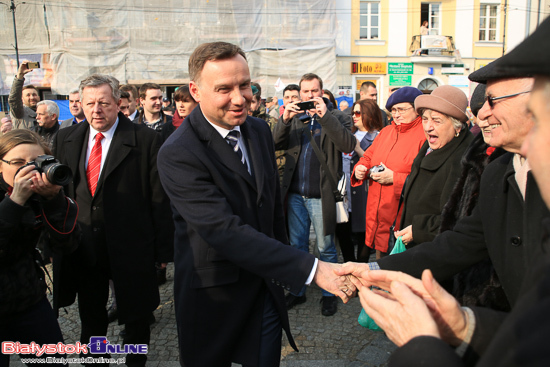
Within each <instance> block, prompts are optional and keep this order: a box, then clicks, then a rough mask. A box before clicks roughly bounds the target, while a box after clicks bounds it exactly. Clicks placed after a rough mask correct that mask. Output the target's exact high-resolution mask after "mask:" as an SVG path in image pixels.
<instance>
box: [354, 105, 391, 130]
mask: <svg viewBox="0 0 550 367" xmlns="http://www.w3.org/2000/svg"><path fill="white" fill-rule="evenodd" d="M357 104H358V105H359V108H360V109H361V121H362V122H363V126H364V127H365V129H367V130H368V131H373V130H378V131H380V130H382V128H383V127H384V124H383V123H382V113H381V112H380V107H378V105H377V104H376V102H375V101H373V100H372V99H361V100H359V101H355V103H354V104H353V106H352V107H351V110H352V111H353V109H354V108H355V105H357Z"/></svg>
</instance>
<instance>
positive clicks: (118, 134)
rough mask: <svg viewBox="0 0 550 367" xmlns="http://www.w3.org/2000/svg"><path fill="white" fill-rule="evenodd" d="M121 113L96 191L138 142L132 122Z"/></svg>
mask: <svg viewBox="0 0 550 367" xmlns="http://www.w3.org/2000/svg"><path fill="white" fill-rule="evenodd" d="M121 115H122V114H121V113H119V120H118V126H117V128H116V130H115V134H114V135H113V141H112V142H111V146H110V147H109V152H108V153H107V159H106V160H105V167H104V168H103V170H101V176H100V177H99V181H98V183H97V189H96V192H98V191H99V190H100V189H101V187H102V186H103V182H104V181H105V180H106V179H107V177H109V175H110V174H111V173H112V172H113V170H114V169H115V168H117V167H118V165H120V163H121V162H122V161H123V160H124V159H125V158H126V156H127V155H128V154H129V153H130V151H131V150H132V148H133V147H135V146H136V145H137V144H136V135H135V132H134V128H133V125H132V122H130V120H128V119H127V118H126V117H124V115H122V116H121Z"/></svg>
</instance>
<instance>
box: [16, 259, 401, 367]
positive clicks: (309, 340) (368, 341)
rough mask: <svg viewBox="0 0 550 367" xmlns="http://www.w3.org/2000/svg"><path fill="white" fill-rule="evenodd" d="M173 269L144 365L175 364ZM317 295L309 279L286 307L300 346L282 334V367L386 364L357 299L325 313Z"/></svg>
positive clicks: (69, 325)
mask: <svg viewBox="0 0 550 367" xmlns="http://www.w3.org/2000/svg"><path fill="white" fill-rule="evenodd" d="M173 274H174V267H173V264H169V265H168V276H167V277H168V282H167V283H166V284H164V285H162V286H161V287H160V296H161V303H160V306H159V307H158V309H157V310H156V311H155V313H154V314H155V318H156V322H155V323H154V324H153V325H152V329H151V344H150V347H149V354H148V362H147V366H151V367H157V366H158V367H172V366H173V367H177V366H179V362H178V361H179V358H178V347H177V331H176V322H175V316H174V299H173ZM320 299H321V290H320V288H318V287H317V286H315V285H312V286H311V287H309V289H308V291H307V302H306V303H304V304H301V305H298V306H295V307H294V308H293V309H292V310H290V311H289V318H290V326H291V330H292V334H293V336H294V338H295V340H296V344H297V345H298V348H299V350H300V352H296V351H294V350H293V349H292V348H291V347H290V346H289V344H288V341H287V339H286V336H284V337H283V338H284V339H283V348H282V356H281V367H367V366H369V367H371V366H372V367H374V366H381V367H383V366H385V365H386V361H387V359H388V356H389V355H390V354H391V352H392V351H393V350H394V349H395V345H394V344H393V343H392V342H390V341H389V340H388V339H387V338H386V336H385V334H384V333H383V332H381V331H376V332H374V331H371V330H368V329H365V328H363V327H361V326H360V325H359V324H358V323H357V317H358V315H359V312H360V311H361V304H360V302H359V299H358V298H354V299H352V300H351V301H350V302H349V303H348V304H343V303H342V301H340V300H339V303H338V312H337V313H336V314H335V315H334V316H330V317H326V316H323V315H321V304H320ZM66 311H67V312H66V313H65V312H64V311H63V310H61V311H60V318H59V324H60V325H61V330H62V331H63V335H64V338H65V343H74V342H76V341H77V340H78V337H79V335H80V323H79V319H78V308H77V305H76V304H75V305H72V306H70V307H67V308H66ZM121 329H122V326H120V325H118V324H117V323H116V322H114V323H112V324H110V326H109V330H108V333H107V334H108V335H107V339H108V340H109V341H110V342H111V344H122V338H120V337H119V332H120V330H121ZM283 335H284V333H283ZM71 357H77V356H71ZM113 357H116V358H118V357H122V356H115V355H113ZM11 365H12V366H23V365H22V363H21V362H20V361H19V359H18V357H12V363H11ZM76 366H79V365H76ZM235 366H237V365H235ZM213 367H215V366H213Z"/></svg>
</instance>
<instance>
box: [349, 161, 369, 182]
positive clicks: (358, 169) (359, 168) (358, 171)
mask: <svg viewBox="0 0 550 367" xmlns="http://www.w3.org/2000/svg"><path fill="white" fill-rule="evenodd" d="M353 172H354V173H355V178H356V179H358V180H359V181H363V180H364V179H365V177H366V176H367V172H368V169H367V167H365V166H363V165H362V164H358V165H356V166H355V170H354V171H353Z"/></svg>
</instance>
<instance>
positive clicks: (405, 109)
mask: <svg viewBox="0 0 550 367" xmlns="http://www.w3.org/2000/svg"><path fill="white" fill-rule="evenodd" d="M411 108H414V107H407V108H402V107H396V108H392V109H391V114H392V115H395V114H396V113H397V112H399V114H400V115H401V114H402V113H404V112H406V111H408V110H410V109H411Z"/></svg>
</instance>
